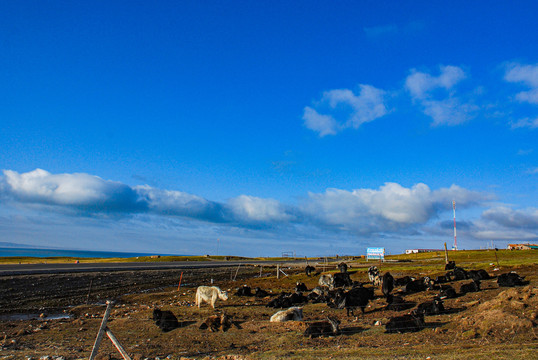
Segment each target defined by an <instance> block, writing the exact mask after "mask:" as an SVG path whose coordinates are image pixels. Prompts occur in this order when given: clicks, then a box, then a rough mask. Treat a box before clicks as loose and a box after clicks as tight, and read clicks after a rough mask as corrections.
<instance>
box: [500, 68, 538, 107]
mask: <svg viewBox="0 0 538 360" xmlns="http://www.w3.org/2000/svg"><path fill="white" fill-rule="evenodd" d="M504 79H505V80H506V81H508V82H514V83H522V84H525V85H526V86H527V87H529V88H530V90H528V91H521V92H519V93H517V94H516V99H517V100H518V101H520V102H528V103H531V104H538V64H536V65H521V64H517V63H512V64H510V65H508V67H507V69H506V73H505V75H504Z"/></svg>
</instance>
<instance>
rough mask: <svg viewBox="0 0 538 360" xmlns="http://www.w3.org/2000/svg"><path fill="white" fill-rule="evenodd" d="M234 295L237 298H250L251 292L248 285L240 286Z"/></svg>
mask: <svg viewBox="0 0 538 360" xmlns="http://www.w3.org/2000/svg"><path fill="white" fill-rule="evenodd" d="M235 295H237V296H252V292H251V289H250V286H248V285H243V286H241V287H240V288H239V289H238V290H237V292H236V293H235Z"/></svg>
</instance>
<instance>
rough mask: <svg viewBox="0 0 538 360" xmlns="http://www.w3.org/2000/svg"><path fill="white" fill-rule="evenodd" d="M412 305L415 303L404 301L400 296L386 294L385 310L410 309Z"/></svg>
mask: <svg viewBox="0 0 538 360" xmlns="http://www.w3.org/2000/svg"><path fill="white" fill-rule="evenodd" d="M413 306H415V303H414V302H412V301H406V300H405V299H404V298H402V297H401V296H397V295H392V294H388V295H387V306H385V310H392V311H403V310H407V309H411V308H412V307H413Z"/></svg>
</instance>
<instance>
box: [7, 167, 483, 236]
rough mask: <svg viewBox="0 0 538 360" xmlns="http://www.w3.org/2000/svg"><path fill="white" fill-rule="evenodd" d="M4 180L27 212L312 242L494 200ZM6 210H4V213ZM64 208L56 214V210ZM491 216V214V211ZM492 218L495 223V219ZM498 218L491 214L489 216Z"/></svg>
mask: <svg viewBox="0 0 538 360" xmlns="http://www.w3.org/2000/svg"><path fill="white" fill-rule="evenodd" d="M3 173H4V176H2V177H0V197H2V199H6V201H5V202H4V201H2V204H4V203H8V202H11V203H15V204H18V205H20V206H19V207H20V208H24V206H23V205H24V204H31V206H32V207H33V208H36V207H37V208H39V205H46V206H48V207H47V210H46V211H48V212H51V213H52V212H56V213H57V214H65V213H66V211H64V210H65V209H68V210H69V209H74V210H76V211H75V212H72V213H71V215H81V214H82V215H84V214H102V213H120V214H126V215H133V214H138V215H137V216H142V215H144V216H146V215H149V216H151V217H152V218H160V219H162V222H164V221H165V219H176V220H177V221H189V220H195V221H203V222H205V223H207V224H209V225H210V226H212V225H211V224H220V225H219V226H221V227H222V228H226V229H229V230H230V231H231V230H232V229H236V230H234V231H237V232H241V231H243V230H248V229H258V230H259V229H266V230H267V229H273V231H276V229H277V228H278V229H283V228H286V230H285V231H286V233H287V234H288V235H290V234H293V235H290V236H297V237H301V238H303V237H307V236H309V235H307V234H311V233H312V232H316V230H313V229H318V230H321V231H323V230H330V231H334V230H335V229H336V230H338V231H340V232H341V234H343V235H345V234H348V235H351V234H360V235H363V236H372V235H375V234H380V233H383V234H390V233H393V234H405V235H406V236H409V235H410V234H414V233H417V229H418V228H419V227H421V226H424V225H425V224H426V223H428V222H429V221H430V220H432V219H433V218H435V217H436V216H437V215H438V214H439V213H440V212H442V211H449V210H450V209H451V203H452V200H453V199H455V200H456V202H457V205H458V206H459V207H460V208H466V207H472V206H475V205H479V204H481V203H483V202H484V201H488V200H491V199H492V195H489V194H486V193H479V192H475V191H471V190H467V189H464V188H461V187H459V186H456V185H452V186H451V187H449V188H441V189H437V190H431V189H430V188H429V187H428V186H427V185H426V184H422V183H419V184H416V185H414V186H412V187H409V188H407V187H404V186H402V185H400V184H397V183H386V184H384V185H383V186H381V187H379V188H378V189H367V188H362V189H355V190H352V191H347V190H342V189H328V190H326V191H325V192H324V193H309V194H308V197H307V199H305V201H303V202H302V203H300V204H299V205H286V204H283V203H281V202H279V201H278V200H276V199H264V198H259V197H254V196H249V195H241V196H238V197H235V198H233V199H230V200H229V201H228V202H226V203H218V202H214V201H211V200H207V199H204V198H202V197H199V196H196V195H193V194H188V193H185V192H181V191H176V190H164V189H157V188H153V187H150V186H148V185H143V186H135V187H129V186H128V185H125V184H122V183H118V182H113V181H107V180H103V179H101V178H99V177H97V176H92V175H89V174H57V175H54V174H50V173H49V172H47V171H44V170H40V169H37V170H34V171H31V172H28V173H21V174H19V173H17V172H15V171H10V170H5V171H4V172H3ZM0 209H1V208H0ZM54 210H56V211H54ZM486 215H487V214H486ZM486 215H485V216H484V218H487V217H488V216H486ZM130 217H131V216H130ZM489 217H490V218H491V216H489Z"/></svg>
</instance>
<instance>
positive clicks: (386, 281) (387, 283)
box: [381, 272, 394, 297]
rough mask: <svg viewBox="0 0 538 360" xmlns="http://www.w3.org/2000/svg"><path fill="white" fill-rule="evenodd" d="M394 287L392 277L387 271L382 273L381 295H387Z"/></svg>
mask: <svg viewBox="0 0 538 360" xmlns="http://www.w3.org/2000/svg"><path fill="white" fill-rule="evenodd" d="M393 289H394V277H392V275H391V274H390V273H389V272H386V273H385V274H384V275H383V279H382V281H381V291H382V292H383V295H385V297H387V296H388V295H389V294H390V293H391V292H392V290H393Z"/></svg>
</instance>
